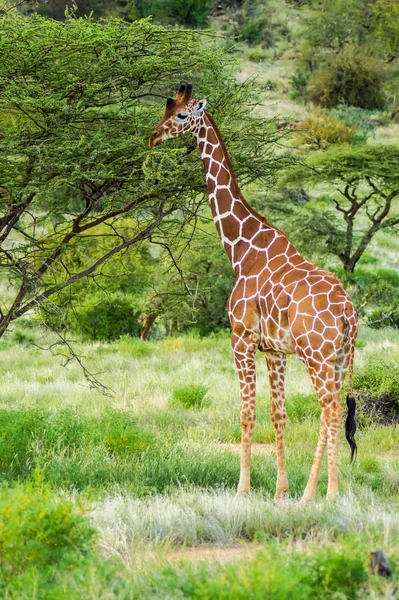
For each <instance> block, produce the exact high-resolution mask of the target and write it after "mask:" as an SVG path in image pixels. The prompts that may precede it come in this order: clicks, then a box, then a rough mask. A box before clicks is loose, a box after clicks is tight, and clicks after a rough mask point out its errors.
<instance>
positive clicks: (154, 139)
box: [148, 131, 162, 148]
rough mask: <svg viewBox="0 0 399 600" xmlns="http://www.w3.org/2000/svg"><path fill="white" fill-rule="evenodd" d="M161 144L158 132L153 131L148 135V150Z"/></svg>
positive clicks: (160, 136)
mask: <svg viewBox="0 0 399 600" xmlns="http://www.w3.org/2000/svg"><path fill="white" fill-rule="evenodd" d="M161 142H162V135H161V134H160V133H159V132H158V131H153V132H152V134H151V135H150V139H149V140H148V145H149V147H150V148H153V147H154V146H158V144H160V143H161Z"/></svg>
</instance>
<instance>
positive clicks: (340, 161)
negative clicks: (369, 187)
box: [282, 144, 399, 193]
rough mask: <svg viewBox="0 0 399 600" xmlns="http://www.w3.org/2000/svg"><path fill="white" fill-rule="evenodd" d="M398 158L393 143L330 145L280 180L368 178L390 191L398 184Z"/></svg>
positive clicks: (340, 180) (316, 181)
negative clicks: (350, 145) (305, 164)
mask: <svg viewBox="0 0 399 600" xmlns="http://www.w3.org/2000/svg"><path fill="white" fill-rule="evenodd" d="M398 160H399V146H395V145H390V144H373V145H361V146H360V145H359V146H356V147H347V146H331V147H330V148H328V150H327V151H326V152H314V153H312V154H311V155H310V156H309V158H308V159H307V163H308V166H309V167H310V168H308V167H306V166H302V165H301V166H297V167H295V168H293V169H290V170H289V171H287V172H286V175H285V176H284V177H283V178H282V181H285V182H286V183H288V182H290V183H293V182H295V183H298V182H301V183H302V184H303V182H304V181H308V182H311V183H313V184H316V183H321V182H323V181H325V180H328V181H330V182H333V183H338V184H341V183H348V182H353V183H358V182H362V183H364V184H366V183H367V178H370V179H371V180H372V181H374V182H375V184H376V185H377V184H378V185H379V187H380V189H381V191H383V192H385V193H389V192H390V191H391V190H394V189H396V186H398V185H399V176H398V173H397V168H396V165H397V163H398Z"/></svg>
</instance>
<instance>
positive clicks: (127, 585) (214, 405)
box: [0, 326, 399, 599]
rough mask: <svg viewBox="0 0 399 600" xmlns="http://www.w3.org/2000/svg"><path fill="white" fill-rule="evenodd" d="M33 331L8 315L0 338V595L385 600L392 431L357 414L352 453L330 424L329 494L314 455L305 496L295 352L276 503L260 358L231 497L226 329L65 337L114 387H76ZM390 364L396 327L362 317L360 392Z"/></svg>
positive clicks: (73, 370)
mask: <svg viewBox="0 0 399 600" xmlns="http://www.w3.org/2000/svg"><path fill="white" fill-rule="evenodd" d="M44 337H45V338H47V339H46V340H44V339H42V338H43V333H41V332H40V330H38V329H36V328H32V327H31V326H30V327H26V326H24V327H21V326H19V327H18V328H16V329H15V330H14V332H13V333H12V334H11V335H9V336H8V337H7V339H6V340H5V341H3V342H2V345H1V351H0V352H1V362H0V365H1V367H0V369H1V373H0V376H1V380H2V394H1V408H0V420H1V430H2V435H1V439H0V469H1V472H2V478H3V491H2V494H1V498H2V499H1V502H0V530H1V532H2V540H3V545H2V548H1V551H0V556H1V569H0V572H1V574H2V579H3V581H2V591H3V594H4V597H5V598H26V599H28V598H29V599H30V598H64V597H65V598H67V597H68V598H83V597H84V598H140V599H141V598H215V599H216V598H232V599H235V598H287V599H288V598H318V599H319V598H362V599H364V598H390V597H392V594H393V593H394V590H395V589H396V587H397V585H398V565H399V519H398V504H399V501H398V491H399V469H398V467H399V429H398V428H397V427H395V426H383V425H375V424H373V422H372V421H371V420H370V419H369V418H368V417H367V416H365V415H364V414H363V413H362V411H361V410H360V429H359V431H358V433H357V442H358V447H359V457H358V461H357V463H356V464H355V465H353V466H351V465H350V464H349V447H348V446H347V443H346V441H345V439H344V436H343V434H342V436H341V437H342V439H341V444H340V453H339V476H340V490H341V494H340V496H339V497H338V498H337V499H336V500H329V501H328V500H326V499H325V493H326V484H327V474H326V465H325V464H324V467H323V470H322V473H321V479H320V484H319V494H318V498H317V501H316V502H315V503H311V504H309V505H302V504H300V503H299V500H300V497H301V493H302V491H303V489H304V487H305V485H306V480H307V476H308V474H309V470H310V466H311V462H312V459H313V454H314V451H315V446H316V441H317V436H318V418H319V409H318V404H317V401H316V397H315V395H314V394H313V391H312V388H311V384H310V380H309V378H308V376H307V374H306V372H305V369H304V367H303V365H302V364H301V362H300V361H299V360H298V359H297V358H296V357H290V359H289V361H288V375H287V410H288V424H287V434H286V444H287V464H288V475H289V480H290V499H289V500H287V501H286V502H280V503H275V502H274V501H273V494H274V486H275V479H276V464H275V462H276V461H275V452H274V446H273V441H274V432H273V428H272V425H271V422H270V417H269V400H268V382H267V372H266V365H265V362H264V358H263V356H262V355H261V354H259V355H258V362H257V365H258V397H257V425H256V429H255V444H254V452H253V466H252V493H251V495H250V497H249V498H240V497H237V496H236V495H235V489H236V485H237V481H238V475H239V454H238V449H239V444H238V442H239V435H240V430H239V399H238V398H239V396H238V383H237V377H236V373H235V369H234V364H233V359H232V356H231V351H230V345H229V338H228V335H227V333H226V334H223V333H221V334H219V335H218V336H215V337H213V338H212V337H211V338H205V339H204V338H203V339H199V338H196V337H179V338H171V339H164V340H161V341H154V342H142V341H140V340H135V339H132V338H128V337H126V338H122V339H121V340H119V341H118V342H114V343H111V344H110V343H91V344H86V345H78V348H79V352H80V353H81V355H84V356H85V363H86V365H87V367H88V368H89V369H90V370H91V371H92V372H95V373H97V374H98V377H99V378H100V379H101V381H102V382H103V383H104V384H106V385H108V386H109V387H110V388H112V389H113V395H112V396H111V397H105V396H102V395H100V394H99V393H98V392H93V391H92V390H89V389H88V388H87V387H85V385H84V380H83V378H82V373H81V371H80V368H79V367H78V366H77V365H75V364H69V365H68V367H67V368H65V367H64V366H62V360H61V358H60V357H52V356H51V355H50V353H48V352H43V351H42V350H40V349H39V348H36V347H35V346H32V344H31V342H32V341H34V343H36V344H38V345H44V344H45V343H49V342H51V334H45V336H44ZM49 337H50V339H49ZM398 359H399V340H398V336H397V331H395V330H390V329H384V330H379V331H376V330H371V329H367V328H364V327H363V328H362V329H361V332H360V337H359V342H358V349H357V358H356V377H355V387H356V388H357V389H362V387H364V386H365V382H366V384H367V387H368V388H370V386H371V387H372V382H370V373H371V374H372V373H375V372H376V370H377V371H378V370H379V373H380V374H381V369H382V370H383V371H384V370H385V371H384V372H385V385H388V386H389V385H390V386H391V388H392V386H393V387H395V385H397V383H395V381H396V382H397V379H396V380H395V373H393V371H392V366H393V365H394V364H395V363H396V364H397V361H398ZM392 373H393V375H392V378H390V377H389V374H392ZM371 376H372V375H371ZM382 379H383V378H382ZM382 379H381V377H380V378H379V381H380V383H379V385H380V386H381V385H382V384H381V381H382ZM392 389H393V388H392ZM392 389H391V391H392ZM380 391H383V390H380ZM378 548H383V550H384V552H385V553H386V555H387V556H388V557H389V560H390V563H391V567H392V568H393V571H394V576H393V578H392V579H390V580H385V579H384V578H381V577H378V576H375V575H370V574H369V573H368V562H369V554H370V551H373V550H376V549H378Z"/></svg>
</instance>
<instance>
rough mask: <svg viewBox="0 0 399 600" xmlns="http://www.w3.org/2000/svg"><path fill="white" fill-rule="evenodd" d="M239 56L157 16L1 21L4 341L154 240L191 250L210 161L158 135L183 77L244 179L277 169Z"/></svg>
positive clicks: (188, 140) (12, 16) (0, 321)
mask: <svg viewBox="0 0 399 600" xmlns="http://www.w3.org/2000/svg"><path fill="white" fill-rule="evenodd" d="M227 62H228V59H227V58H226V57H225V56H224V54H223V51H222V50H221V49H218V48H217V46H216V45H214V44H213V43H212V39H211V38H208V37H204V35H203V34H197V33H195V32H191V31H180V30H177V29H174V30H165V29H163V28H161V27H156V26H154V25H152V24H151V23H149V22H148V21H146V20H144V21H137V22H134V23H133V24H131V25H129V24H127V23H124V22H122V21H119V20H116V19H111V20H108V21H106V22H105V21H104V22H93V21H92V20H90V19H86V18H85V19H75V18H73V17H70V18H68V19H67V21H66V22H57V21H54V20H47V19H44V18H42V17H40V16H38V15H36V14H32V15H31V16H30V17H28V18H24V17H21V16H19V15H18V14H17V13H16V11H15V10H14V11H11V12H9V13H8V14H6V15H3V16H2V17H1V20H0V269H1V271H2V274H3V278H4V279H6V280H7V281H8V282H9V289H8V292H7V294H6V295H5V296H3V298H2V300H1V304H0V337H1V336H2V335H3V334H4V332H5V331H6V330H7V327H8V326H9V324H10V323H11V322H12V321H14V320H15V319H17V318H18V317H20V316H21V315H26V314H27V313H29V312H30V311H32V310H36V309H40V308H41V307H43V305H45V304H46V303H48V302H49V300H50V298H51V297H52V296H54V295H56V294H58V293H59V292H61V291H62V290H64V289H65V288H68V287H69V286H71V285H72V284H74V283H75V282H77V281H78V280H80V279H82V278H84V277H90V278H92V279H93V278H94V279H96V278H97V277H101V273H102V269H103V268H104V266H105V264H106V262H107V261H108V260H109V259H112V258H114V257H116V256H117V255H119V256H121V255H123V253H124V252H129V251H130V249H131V248H133V247H135V246H136V245H139V244H140V243H141V242H142V241H143V240H146V239H149V238H150V237H151V238H152V239H153V240H162V241H164V242H166V243H168V244H170V245H171V246H173V244H178V243H179V239H180V231H181V229H182V227H184V223H185V222H186V221H187V220H190V219H193V218H195V215H197V214H198V213H199V212H200V211H201V210H202V206H203V204H204V202H206V194H205V180H204V175H203V168H202V165H201V161H200V160H199V159H198V155H197V152H194V149H195V142H194V140H193V138H192V137H191V136H186V137H185V138H184V139H179V140H175V141H171V142H170V143H169V144H167V145H164V146H162V147H161V148H159V149H155V150H152V151H149V149H148V147H147V141H148V136H149V134H150V132H151V130H152V128H153V127H154V124H155V123H157V122H158V121H159V118H160V115H161V113H162V111H163V110H164V105H163V104H164V103H163V98H165V96H166V95H170V93H172V92H173V87H174V86H175V85H177V84H178V83H179V82H180V81H181V80H182V79H183V80H184V79H186V78H190V79H192V80H193V82H194V84H195V87H194V90H195V95H196V96H199V97H202V96H205V97H208V100H209V106H210V107H211V110H212V112H213V113H214V115H215V117H216V119H217V121H218V123H219V125H220V127H221V129H222V130H223V135H224V136H225V138H226V140H227V143H228V145H229V149H230V151H231V154H232V158H233V161H234V163H235V165H236V168H237V172H238V175H239V177H240V180H241V182H242V183H245V182H250V181H253V180H255V179H257V178H258V177H263V178H265V177H268V176H271V175H272V174H273V172H274V169H275V167H276V163H274V162H273V160H272V159H271V142H272V140H273V135H274V134H271V133H270V126H269V124H268V123H267V122H266V121H265V120H263V119H261V118H258V117H256V116H254V114H253V112H252V111H251V106H250V104H251V98H252V93H253V87H252V85H251V84H244V85H239V84H236V83H235V81H234V79H233V78H232V77H231V76H229V73H228V71H226V69H225V65H226V63H227ZM127 216H128V217H129V220H128V221H126V217H127ZM104 228H105V229H106V233H104ZM89 247H90V251H88V248H89ZM93 247H94V248H93ZM77 253H78V254H79V260H78V261H75V260H73V256H75V255H76V254H77Z"/></svg>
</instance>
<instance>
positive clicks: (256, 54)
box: [248, 46, 266, 63]
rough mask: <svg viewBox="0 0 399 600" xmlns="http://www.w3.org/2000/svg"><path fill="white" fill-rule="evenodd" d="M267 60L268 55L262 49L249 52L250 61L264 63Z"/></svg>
mask: <svg viewBox="0 0 399 600" xmlns="http://www.w3.org/2000/svg"><path fill="white" fill-rule="evenodd" d="M265 58H266V53H265V51H264V50H263V49H262V48H261V47H259V46H258V47H256V48H252V50H249V52H248V59H249V60H250V61H252V62H256V63H259V62H263V61H264V60H265Z"/></svg>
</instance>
